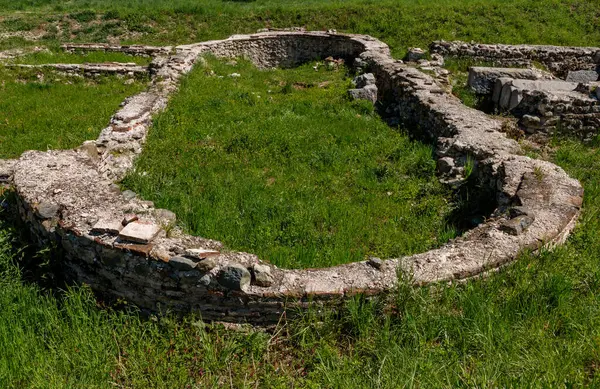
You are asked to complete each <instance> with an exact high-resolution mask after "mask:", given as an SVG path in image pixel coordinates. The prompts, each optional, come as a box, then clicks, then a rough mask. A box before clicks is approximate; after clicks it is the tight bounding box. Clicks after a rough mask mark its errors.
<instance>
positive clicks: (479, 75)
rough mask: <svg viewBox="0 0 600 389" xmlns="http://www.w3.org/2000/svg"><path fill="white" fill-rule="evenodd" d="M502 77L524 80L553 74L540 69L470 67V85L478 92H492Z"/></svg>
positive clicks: (546, 77)
mask: <svg viewBox="0 0 600 389" xmlns="http://www.w3.org/2000/svg"><path fill="white" fill-rule="evenodd" d="M501 77H508V78H513V79H523V80H542V79H551V77H552V76H551V75H549V74H547V73H546V72H543V71H542V70H539V69H521V68H494V67H482V66H474V67H472V68H470V69H469V81H468V84H469V86H470V87H471V88H472V89H473V90H474V91H475V93H478V94H482V95H483V94H489V93H492V90H493V88H494V83H495V82H496V80H497V79H499V78H501Z"/></svg>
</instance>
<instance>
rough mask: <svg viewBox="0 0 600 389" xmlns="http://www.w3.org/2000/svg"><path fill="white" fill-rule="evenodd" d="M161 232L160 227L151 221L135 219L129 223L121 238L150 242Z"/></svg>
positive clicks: (120, 235) (122, 231)
mask: <svg viewBox="0 0 600 389" xmlns="http://www.w3.org/2000/svg"><path fill="white" fill-rule="evenodd" d="M159 232H160V227H159V226H157V225H156V224H154V223H151V222H144V221H135V222H132V223H129V224H127V225H126V226H125V227H124V228H123V229H122V230H121V233H120V234H119V239H122V240H128V241H131V242H137V243H150V242H152V241H153V240H154V238H156V236H157V235H158V233H159Z"/></svg>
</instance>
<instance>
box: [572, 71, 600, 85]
mask: <svg viewBox="0 0 600 389" xmlns="http://www.w3.org/2000/svg"><path fill="white" fill-rule="evenodd" d="M565 80H566V81H568V82H577V83H579V82H583V83H588V82H595V81H598V72H596V71H595V70H571V71H570V72H569V73H567V78H566V79H565Z"/></svg>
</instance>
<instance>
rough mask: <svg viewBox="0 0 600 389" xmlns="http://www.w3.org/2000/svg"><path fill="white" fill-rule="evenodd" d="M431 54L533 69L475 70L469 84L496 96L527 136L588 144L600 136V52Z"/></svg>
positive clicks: (507, 48) (516, 48)
mask: <svg viewBox="0 0 600 389" xmlns="http://www.w3.org/2000/svg"><path fill="white" fill-rule="evenodd" d="M430 50H431V52H432V53H436V54H439V55H443V56H446V57H458V58H470V59H472V60H474V61H480V62H485V63H489V64H492V65H494V66H524V67H527V68H526V69H519V68H515V67H512V68H498V67H472V68H471V69H470V71H469V85H470V86H471V88H472V89H473V90H474V91H475V93H477V94H479V95H482V96H488V97H490V98H491V102H492V104H493V106H494V108H495V109H496V110H497V111H498V112H509V113H510V114H512V115H514V116H515V117H517V118H518V119H519V126H520V127H521V128H522V129H523V131H524V132H525V134H527V135H535V136H536V139H537V140H542V139H547V138H548V137H549V136H551V135H552V134H555V133H558V134H562V135H569V136H575V137H577V138H578V139H581V140H583V141H590V140H591V139H593V138H594V137H595V136H596V135H598V132H599V129H600V106H599V99H600V89H599V88H598V86H599V85H600V82H599V80H600V48H597V47H558V46H533V45H490V44H474V43H465V42H445V41H438V42H434V43H432V44H431V46H430ZM536 65H537V66H540V65H541V66H544V67H546V68H547V69H548V70H549V72H548V71H543V70H540V69H538V68H536V67H535V66H536ZM525 80H534V82H528V81H525Z"/></svg>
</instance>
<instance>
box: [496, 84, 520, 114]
mask: <svg viewBox="0 0 600 389" xmlns="http://www.w3.org/2000/svg"><path fill="white" fill-rule="evenodd" d="M515 90H517V88H515V87H513V86H512V85H511V84H510V83H507V84H505V85H504V86H503V87H502V91H501V93H500V99H499V100H498V106H499V107H500V109H503V110H508V109H509V108H508V107H509V105H510V97H511V96H512V93H513V91H515Z"/></svg>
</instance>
